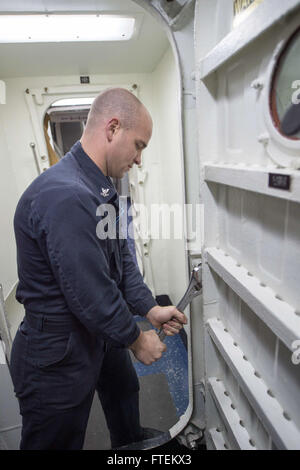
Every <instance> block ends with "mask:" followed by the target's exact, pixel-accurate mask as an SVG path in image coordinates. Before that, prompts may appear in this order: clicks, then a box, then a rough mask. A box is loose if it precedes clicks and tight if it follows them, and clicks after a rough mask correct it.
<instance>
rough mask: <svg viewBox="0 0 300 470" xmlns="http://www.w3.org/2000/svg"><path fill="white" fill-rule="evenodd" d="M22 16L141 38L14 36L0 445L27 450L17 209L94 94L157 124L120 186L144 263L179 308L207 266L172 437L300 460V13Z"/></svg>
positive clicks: (2, 113) (0, 134)
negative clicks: (16, 364) (108, 18)
mask: <svg viewBox="0 0 300 470" xmlns="http://www.w3.org/2000/svg"><path fill="white" fill-rule="evenodd" d="M18 13H22V14H33V13H34V14H37V13H41V14H48V15H51V14H52V15H53V14H60V15H61V14H62V13H63V14H75V13H76V14H106V15H108V14H109V15H119V16H123V17H124V16H130V17H133V18H135V21H136V22H135V25H136V26H135V31H134V34H133V37H132V38H131V39H129V40H128V41H121V40H119V41H111V40H110V41H96V40H89V41H84V40H82V41H81V40H80V39H78V41H71V42H51V43H50V42H33V43H30V42H23V43H20V42H18V43H13V42H12V40H10V41H11V42H8V43H7V42H1V38H0V63H1V68H0V164H1V167H0V168H1V171H0V182H1V198H0V211H1V246H0V259H1V263H0V284H1V286H2V288H1V296H0V300H1V308H0V333H1V340H2V341H1V343H0V400H1V403H0V405H1V406H0V409H1V410H4V411H3V413H2V412H1V411H0V448H1V449H17V448H18V445H19V440H20V429H21V417H20V416H19V413H18V403H17V400H16V398H15V397H14V393H13V388H12V383H11V381H10V377H9V369H8V364H9V355H10V347H11V342H12V340H13V338H14V335H15V333H16V330H17V328H18V325H19V323H20V321H21V320H22V318H23V316H24V310H23V307H22V306H21V305H20V304H18V303H17V301H16V299H15V290H16V285H17V280H18V277H17V264H16V250H15V240H14V232H13V216H14V211H15V208H16V204H17V201H18V199H19V197H20V196H21V194H22V193H23V191H24V190H25V189H26V187H27V186H28V185H29V184H30V183H31V181H33V179H34V178H35V177H37V176H38V174H40V173H41V172H43V171H47V168H49V167H50V166H51V165H52V164H55V158H60V157H61V156H62V155H63V154H64V152H65V151H67V150H68V149H69V147H68V145H69V143H70V141H71V140H72V138H73V137H74V135H75V134H76V132H77V134H78V132H80V131H82V130H83V128H84V125H85V119H86V114H87V112H88V108H89V104H88V103H89V101H88V100H89V99H90V100H91V99H93V97H94V96H96V95H97V94H98V93H99V92H101V91H102V90H104V89H105V88H108V87H112V86H122V87H124V88H127V89H128V90H130V91H132V92H133V93H134V94H136V96H138V97H139V98H140V99H141V100H142V102H143V103H144V104H145V105H146V107H147V108H148V109H149V111H150V113H151V115H152V118H153V123H154V130H153V136H152V140H151V143H150V145H149V148H147V149H146V150H145V151H144V153H143V161H142V164H141V165H140V166H139V167H135V168H133V169H132V170H131V171H130V173H129V178H128V179H126V178H125V179H124V180H123V181H116V184H117V186H118V189H119V190H120V191H121V194H123V195H124V196H130V199H131V204H132V205H131V215H132V217H133V223H132V224H133V225H132V228H133V234H134V238H135V252H136V258H137V263H138V266H139V268H140V270H141V272H142V274H143V276H144V279H145V281H146V283H147V284H148V286H149V287H150V289H151V290H152V293H153V294H154V295H155V296H161V295H168V296H169V298H170V299H171V301H172V303H173V304H174V305H177V304H178V302H179V300H180V299H181V297H182V295H183V293H184V291H185V290H186V288H187V286H188V282H189V276H190V272H191V270H192V268H193V266H195V265H197V264H198V263H199V262H200V261H201V262H202V284H203V294H202V295H200V296H199V297H198V298H197V299H195V300H194V301H193V302H192V304H191V308H189V307H188V308H187V309H186V310H185V312H186V314H187V316H188V318H189V323H188V325H187V326H186V327H185V332H184V336H185V337H186V339H187V344H186V349H185V353H184V354H186V362H185V369H186V370H185V371H184V373H183V372H182V371H180V373H179V372H178V371H177V375H178V374H179V375H180V374H182V381H185V382H186V383H185V387H182V388H180V390H178V391H177V390H176V391H175V392H174V395H172V393H171V385H170V383H168V385H169V389H170V395H172V397H173V398H172V399H173V400H174V403H175V402H176V400H175V399H174V396H175V395H176V394H179V395H180V394H181V395H182V394H183V393H186V401H185V407H184V409H180V411H179V408H178V407H177V408H176V406H177V405H176V403H175V407H174V403H173V404H172V406H173V407H174V410H175V408H176V410H175V411H177V415H176V413H175V415H174V416H175V419H173V418H172V419H170V420H169V421H168V426H167V429H163V430H164V431H167V430H168V431H169V433H170V439H171V438H174V437H177V438H178V440H179V441H180V442H181V443H182V444H183V445H185V446H187V447H191V448H199V449H200V448H201V449H203V448H204V446H206V448H207V449H217V450H226V449H233V450H234V449H241V450H255V449H263V450H273V449H300V411H299V406H298V403H299V399H298V397H299V391H300V313H299V312H300V294H299V292H300V290H299V279H300V274H299V272H300V269H299V268H300V240H299V234H300V209H299V202H300V177H299V169H300V118H299V114H300V113H299V112H298V119H299V127H298V128H297V123H296V121H297V111H296V110H297V105H298V104H299V101H300V95H299V96H298V93H297V91H298V89H299V90H300V66H299V64H300V61H299V53H300V33H299V31H300V30H299V31H297V30H298V29H299V28H300V1H296V0H285V2H282V1H279V0H249V1H245V2H244V1H239V0H196V1H195V0H169V1H168V0H150V1H146V0H122V1H121V0H112V1H105V0H98V1H97V2H95V1H85V2H82V4H81V5H80V2H78V1H76V2H75V1H74V2H73V1H72V0H71V1H63V2H61V1H57V0H49V1H48V0H46V1H45V0H43V1H42V0H41V1H32V2H31V1H27V2H26V8H25V6H24V5H22V8H21V7H20V3H19V2H15V1H14V0H10V1H9V2H8V1H7V2H6V1H3V2H1V5H0V20H1V17H2V16H3V15H12V14H18ZM81 77H85V79H81ZM78 99H83V101H82V102H81V103H83V104H81V105H76V104H74V101H73V102H71V101H70V100H78ZM62 100H67V101H65V102H64V105H63V106H60V105H61V104H62ZM288 113H290V114H288ZM291 113H294V114H291ZM289 116H292V118H290V117H289ZM74 122H76V123H77V130H76V132H75V130H74V129H75V127H76V126H73V127H72V126H70V124H72V123H73V124H74ZM65 124H68V125H69V127H68V125H65ZM71 127H72V129H73V130H72V132H73V134H72V135H69V134H68V131H67V128H68V129H71ZM291 128H293V129H292V130H290V129H291ZM78 129H79V130H78ZM78 135H80V134H78ZM53 155H55V157H53ZM53 158H54V160H53ZM169 229H171V232H170V231H169ZM168 347H169V346H168ZM170 348H171V346H170ZM298 353H299V356H298ZM174 361H175V360H174ZM167 367H168V371H166V372H165V373H166V376H167V372H168V374H169V373H170V370H171V369H172V370H173V374H175V375H176V366H175V362H174V363H172V361H171V360H170V361H169V363H168V365H167ZM160 372H161V371H160ZM162 374H164V372H162ZM143 380H144V378H143V377H142V378H141V384H142V387H143V386H144V387H145V388H146V387H147V386H148V385H147V382H146V381H145V382H143ZM184 390H185V392H184ZM145 396H146V395H145ZM153 401H155V400H153ZM171 401H172V400H171ZM151 406H153V407H155V404H153V405H151ZM170 409H171V408H170ZM92 411H93V409H92ZM154 414H155V413H154ZM97 416H98V415H97ZM176 416H177V417H176ZM93 419H95V418H93ZM96 419H97V418H96ZM97 445H98V447H97V448H106V447H105V446H106V444H105V443H104V442H103V443H102V444H101V442H98V444H97ZM87 448H88V447H87Z"/></svg>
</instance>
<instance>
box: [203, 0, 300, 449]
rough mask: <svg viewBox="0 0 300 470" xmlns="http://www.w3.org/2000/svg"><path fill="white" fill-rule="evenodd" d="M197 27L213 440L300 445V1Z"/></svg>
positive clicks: (229, 11)
mask: <svg viewBox="0 0 300 470" xmlns="http://www.w3.org/2000/svg"><path fill="white" fill-rule="evenodd" d="M250 4H251V5H250ZM247 5H250V6H249V10H248V11H247V8H246V6H247ZM234 7H235V9H234ZM243 9H244V10H243ZM242 10H243V11H242ZM246 16H247V17H246ZM195 25H196V26H195V27H196V60H197V64H198V66H197V107H198V116H199V121H198V137H199V150H200V164H201V183H202V197H203V201H204V206H205V216H204V218H205V227H204V230H205V240H204V250H203V285H204V328H205V370H206V380H205V382H206V383H205V395H206V404H205V407H206V409H205V414H206V438H207V447H208V448H209V449H221V450H224V449H247V450H248V449H253V450H255V449H300V408H299V390H300V354H299V353H300V289H299V286H300V173H299V169H300V133H299V131H300V112H299V106H300V105H299V102H300V99H299V98H300V88H299V86H300V81H299V79H300V60H299V55H300V30H299V27H300V2H299V1H292V0H286V1H285V2H282V1H280V0H279V1H276V0H265V1H260V2H258V1H256V0H254V1H249V2H238V1H226V2H224V1H223V0H216V1H198V2H197V4H196V23H195ZM212 25H214V26H213V27H212ZM218 25H219V26H218ZM220 25H222V27H221V26H220ZM208 28H210V29H209V30H208ZM226 28H227V29H226ZM225 30H226V31H225Z"/></svg>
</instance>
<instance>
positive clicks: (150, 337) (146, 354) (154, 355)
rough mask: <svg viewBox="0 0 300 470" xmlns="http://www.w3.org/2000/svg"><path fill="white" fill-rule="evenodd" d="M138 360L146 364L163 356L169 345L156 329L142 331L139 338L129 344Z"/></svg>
mask: <svg viewBox="0 0 300 470" xmlns="http://www.w3.org/2000/svg"><path fill="white" fill-rule="evenodd" d="M129 349H131V351H132V352H133V354H134V355H135V357H136V358H137V360H138V361H140V362H142V363H143V364H145V365H146V366H149V365H150V364H152V363H153V362H155V361H157V360H158V359H160V358H161V356H162V354H163V352H165V351H166V349H167V347H166V345H165V344H164V343H162V342H161V341H160V339H159V337H158V336H157V334H156V332H155V331H154V330H149V331H141V332H140V336H139V337H138V339H136V340H135V342H134V343H132V344H131V345H130V346H129Z"/></svg>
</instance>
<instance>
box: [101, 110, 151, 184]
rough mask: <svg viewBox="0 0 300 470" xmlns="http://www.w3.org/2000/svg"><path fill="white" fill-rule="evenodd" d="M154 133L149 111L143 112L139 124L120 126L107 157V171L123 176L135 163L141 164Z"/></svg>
mask: <svg viewBox="0 0 300 470" xmlns="http://www.w3.org/2000/svg"><path fill="white" fill-rule="evenodd" d="M151 135H152V121H151V118H150V116H149V115H148V113H147V112H145V111H143V112H141V116H140V119H139V121H138V125H137V126H135V127H133V128H132V129H124V128H122V127H119V128H117V129H116V132H115V133H114V134H113V138H112V141H111V143H110V149H109V155H108V158H107V172H108V175H109V176H112V177H114V178H122V177H123V176H124V174H125V173H126V172H127V171H129V170H130V168H132V166H133V165H134V164H136V165H140V164H141V154H142V151H143V150H144V148H145V147H146V146H147V145H148V142H149V140H150V138H151Z"/></svg>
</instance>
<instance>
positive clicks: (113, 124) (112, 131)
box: [105, 118, 120, 142]
mask: <svg viewBox="0 0 300 470" xmlns="http://www.w3.org/2000/svg"><path fill="white" fill-rule="evenodd" d="M119 129H120V121H119V120H118V119H117V118H113V119H111V120H110V121H109V122H108V123H107V124H106V127H105V132H106V138H107V140H108V141H109V142H111V141H112V140H113V137H114V136H115V135H116V133H117V132H118V130H119Z"/></svg>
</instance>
